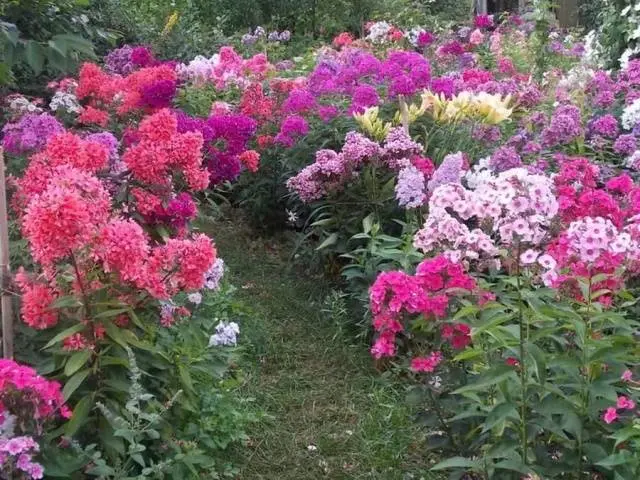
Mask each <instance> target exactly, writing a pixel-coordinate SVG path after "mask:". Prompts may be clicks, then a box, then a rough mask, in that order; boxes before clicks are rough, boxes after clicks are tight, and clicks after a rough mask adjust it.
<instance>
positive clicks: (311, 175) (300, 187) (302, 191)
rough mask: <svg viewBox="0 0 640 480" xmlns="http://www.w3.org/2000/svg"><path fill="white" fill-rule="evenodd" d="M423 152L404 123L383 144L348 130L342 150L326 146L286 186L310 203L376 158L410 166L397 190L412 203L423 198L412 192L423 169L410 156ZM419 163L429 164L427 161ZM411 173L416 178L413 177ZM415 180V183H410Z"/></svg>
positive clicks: (396, 165)
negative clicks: (402, 126)
mask: <svg viewBox="0 0 640 480" xmlns="http://www.w3.org/2000/svg"><path fill="white" fill-rule="evenodd" d="M421 152H422V146H421V145H419V144H418V143H416V142H414V141H413V140H412V139H411V137H410V136H409V135H408V134H407V133H406V132H405V131H404V129H403V128H401V127H397V128H393V129H391V130H390V131H389V133H388V135H387V137H386V139H385V141H384V142H383V144H382V145H379V144H378V143H376V142H374V141H373V140H371V139H369V138H367V137H365V136H364V135H362V134H361V133H358V132H353V131H352V132H349V133H347V135H346V137H345V143H344V145H343V147H342V150H341V151H340V152H339V153H338V152H335V151H333V150H327V149H325V150H319V151H317V152H316V161H315V162H314V163H312V164H311V165H308V166H307V167H305V168H303V169H302V170H301V171H300V172H298V174H297V175H296V176H294V177H291V178H290V179H289V180H288V181H287V188H288V189H289V190H290V191H292V192H295V193H296V194H297V195H298V197H299V198H300V199H301V200H302V201H303V202H306V203H309V202H312V201H315V200H318V199H320V198H322V197H324V196H325V195H327V194H330V193H334V192H336V191H339V190H341V189H342V188H343V187H344V185H345V184H346V183H347V182H349V181H350V180H351V179H353V178H354V177H355V176H356V175H357V174H358V172H359V170H360V169H361V168H362V167H363V166H364V165H365V164H366V163H370V162H377V163H378V164H383V165H386V166H387V167H389V168H391V169H393V170H402V169H405V168H408V169H409V170H407V171H406V172H405V173H403V174H402V182H400V183H402V184H403V185H400V186H398V187H397V189H396V191H397V192H400V193H398V195H399V196H400V197H402V198H403V199H407V201H408V202H409V203H412V204H413V203H415V202H416V201H418V200H420V199H421V200H424V197H421V196H420V193H419V192H417V191H416V192H413V187H418V188H419V185H418V183H419V182H416V181H415V179H416V178H418V180H420V178H419V177H422V185H424V180H425V177H424V173H422V172H421V171H420V170H419V168H418V167H415V166H414V167H413V168H411V166H412V164H411V159H412V158H414V157H416V156H417V155H419V154H420V153H421ZM420 165H421V166H422V167H425V168H427V166H426V164H425V163H424V161H422V164H420ZM412 175H413V177H414V178H413V179H412V178H410V177H411V176H412ZM412 180H414V183H412V184H411V185H409V182H410V181H412ZM422 190H424V187H422ZM409 197H411V198H409Z"/></svg>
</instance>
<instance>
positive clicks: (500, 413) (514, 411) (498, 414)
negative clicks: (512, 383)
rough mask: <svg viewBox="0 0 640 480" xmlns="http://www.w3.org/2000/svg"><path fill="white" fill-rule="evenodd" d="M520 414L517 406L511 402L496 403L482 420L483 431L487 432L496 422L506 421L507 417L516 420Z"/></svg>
mask: <svg viewBox="0 0 640 480" xmlns="http://www.w3.org/2000/svg"><path fill="white" fill-rule="evenodd" d="M519 418H520V415H519V414H518V408H517V406H516V405H515V404H513V403H510V402H509V403H499V404H498V405H496V406H495V407H494V408H493V410H491V413H489V415H488V416H487V419H486V420H485V422H484V427H483V429H482V431H483V432H488V431H489V430H491V429H492V428H493V427H495V426H496V425H497V424H499V423H501V422H504V421H506V420H507V419H512V420H518V419H519Z"/></svg>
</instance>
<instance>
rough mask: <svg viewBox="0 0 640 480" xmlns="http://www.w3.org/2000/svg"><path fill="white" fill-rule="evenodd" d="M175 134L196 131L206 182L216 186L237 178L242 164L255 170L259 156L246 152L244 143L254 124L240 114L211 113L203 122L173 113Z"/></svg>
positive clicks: (249, 136)
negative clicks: (198, 137) (175, 119)
mask: <svg viewBox="0 0 640 480" xmlns="http://www.w3.org/2000/svg"><path fill="white" fill-rule="evenodd" d="M176 118H177V120H178V131H179V132H199V133H200V134H201V135H202V139H203V145H204V147H203V154H204V165H205V166H206V168H207V170H208V172H209V183H210V184H212V185H217V184H219V183H222V182H226V181H233V180H236V179H237V178H238V175H239V174H240V172H241V169H242V165H244V166H245V167H246V168H247V169H248V170H251V171H253V170H256V169H257V167H258V162H259V156H256V154H257V152H253V153H248V152H250V151H249V150H248V143H249V141H250V139H251V138H252V137H253V135H254V134H255V132H256V129H257V123H256V121H255V120H253V119H252V118H251V117H249V116H247V115H244V114H235V113H220V114H212V115H211V116H210V117H209V118H208V119H207V120H202V119H197V118H192V117H189V116H187V115H185V114H183V113H178V114H176Z"/></svg>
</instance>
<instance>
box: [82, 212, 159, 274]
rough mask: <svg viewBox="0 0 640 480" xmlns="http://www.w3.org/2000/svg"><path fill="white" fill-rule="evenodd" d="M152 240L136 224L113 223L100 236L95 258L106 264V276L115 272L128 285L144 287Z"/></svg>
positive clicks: (105, 227) (104, 267)
mask: <svg viewBox="0 0 640 480" xmlns="http://www.w3.org/2000/svg"><path fill="white" fill-rule="evenodd" d="M149 253H150V247H149V240H148V238H147V235H146V234H145V232H144V230H142V227H141V226H140V225H139V224H138V223H136V222H134V221H133V220H121V219H115V220H111V221H110V222H109V223H108V224H107V225H105V226H104V227H103V228H102V229H101V230H100V233H99V235H98V240H97V242H96V246H95V248H94V255H95V256H96V257H97V258H98V259H99V260H100V261H102V266H103V269H104V271H105V272H114V273H118V274H119V275H120V278H121V279H122V280H124V281H127V282H132V283H134V284H135V285H138V286H144V284H145V283H144V282H145V278H146V261H147V260H148V257H149Z"/></svg>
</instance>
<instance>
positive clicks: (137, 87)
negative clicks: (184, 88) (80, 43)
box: [76, 63, 177, 115]
mask: <svg viewBox="0 0 640 480" xmlns="http://www.w3.org/2000/svg"><path fill="white" fill-rule="evenodd" d="M176 82H177V74H176V72H175V70H174V68H173V67H172V66H170V65H167V64H161V65H157V66H149V67H144V68H141V69H140V70H137V71H134V72H133V73H131V74H129V75H127V76H124V77H122V76H120V75H110V74H109V73H107V72H105V71H103V70H102V69H101V68H100V67H98V66H97V65H95V64H93V63H85V64H83V65H82V68H81V69H80V74H79V78H78V87H77V89H76V95H77V97H78V99H80V100H88V101H89V102H91V103H95V104H96V105H97V104H103V105H109V106H114V107H115V108H116V112H117V113H118V114H120V115H124V114H127V113H130V112H132V111H134V110H136V109H145V108H146V109H159V108H165V107H168V106H170V103H171V100H172V99H173V97H174V96H175V93H176ZM96 105H92V106H96Z"/></svg>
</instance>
